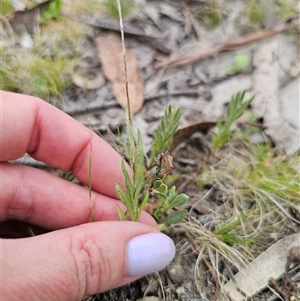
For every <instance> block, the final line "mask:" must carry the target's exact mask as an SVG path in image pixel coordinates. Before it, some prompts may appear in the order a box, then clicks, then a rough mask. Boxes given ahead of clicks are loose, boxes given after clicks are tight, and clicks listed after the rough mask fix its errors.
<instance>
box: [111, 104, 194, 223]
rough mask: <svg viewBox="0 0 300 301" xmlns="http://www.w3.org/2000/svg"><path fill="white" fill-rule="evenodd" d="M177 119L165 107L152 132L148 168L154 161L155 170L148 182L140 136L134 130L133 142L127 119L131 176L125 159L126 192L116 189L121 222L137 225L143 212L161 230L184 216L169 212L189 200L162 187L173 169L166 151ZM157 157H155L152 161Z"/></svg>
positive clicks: (173, 188) (182, 212)
mask: <svg viewBox="0 0 300 301" xmlns="http://www.w3.org/2000/svg"><path fill="white" fill-rule="evenodd" d="M127 115H128V111H127ZM180 116H181V112H180V110H176V111H174V110H173V109H172V107H171V106H168V108H167V109H166V110H165V114H164V117H163V119H162V121H161V123H160V127H159V128H158V129H157V130H156V132H155V134H156V135H155V138H154V142H153V147H152V153H151V157H150V159H149V164H148V165H147V166H152V165H153V164H152V163H151V162H152V161H154V162H155V166H156V168H155V171H154V172H153V173H152V174H151V175H150V176H149V177H148V178H147V176H146V174H147V173H149V171H148V169H147V168H145V156H144V151H143V146H142V145H143V144H142V139H141V134H140V132H139V130H137V139H136V138H135V136H134V132H133V128H132V125H131V123H130V122H129V118H127V121H126V138H125V151H126V157H127V158H128V161H129V166H130V168H131V170H132V176H130V174H129V172H128V171H127V169H126V167H125V159H123V160H122V171H123V174H124V178H125V186H126V191H123V190H122V189H121V187H120V186H118V185H117V186H116V189H117V193H118V195H119V197H120V199H121V201H122V202H123V203H124V205H125V206H126V211H125V212H124V211H122V210H121V208H120V207H117V211H118V215H119V218H120V219H121V220H132V221H138V220H139V218H140V215H141V213H142V210H143V209H145V210H146V211H148V212H149V213H151V214H152V216H153V217H154V218H155V219H156V221H158V222H159V223H160V224H163V226H162V227H161V228H163V227H167V226H168V225H170V224H173V223H178V222H179V221H181V220H182V219H183V218H184V216H185V215H186V210H177V211H173V212H171V210H172V209H175V208H176V207H179V206H182V205H184V204H185V203H186V202H187V200H188V196H187V195H186V194H183V193H181V194H179V195H177V194H176V187H175V186H172V187H171V188H170V189H169V188H168V186H167V185H166V184H165V183H164V179H165V176H166V175H167V174H168V173H169V172H170V171H171V170H172V168H173V164H172V160H173V157H172V156H170V155H169V154H168V151H167V147H169V146H170V145H171V144H172V141H173V135H174V133H175V131H176V129H177V128H178V123H179V119H180ZM165 139H166V140H165ZM154 146H155V147H154ZM163 150H165V151H163ZM156 154H158V155H157V156H156V157H155V155H156ZM150 168H151V167H150Z"/></svg>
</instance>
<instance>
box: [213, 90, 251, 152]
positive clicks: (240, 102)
mask: <svg viewBox="0 0 300 301" xmlns="http://www.w3.org/2000/svg"><path fill="white" fill-rule="evenodd" d="M245 93H246V92H245V91H243V92H238V93H237V94H236V95H235V96H232V98H231V101H230V102H229V104H228V106H227V109H226V121H225V122H222V121H221V120H217V123H216V126H217V129H218V133H217V134H216V133H214V134H213V136H212V143H213V149H215V150H216V149H218V148H220V147H221V146H222V145H223V144H224V143H225V142H227V141H228V140H229V139H230V127H231V125H232V124H233V123H234V122H235V121H236V120H237V119H238V118H240V117H241V116H242V115H243V113H244V112H245V109H246V108H247V107H248V106H249V105H250V104H251V102H252V100H253V99H254V96H253V97H251V98H250V99H248V100H246V101H244V97H245Z"/></svg>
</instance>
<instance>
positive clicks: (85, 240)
mask: <svg viewBox="0 0 300 301" xmlns="http://www.w3.org/2000/svg"><path fill="white" fill-rule="evenodd" d="M0 118H1V119H0V123H1V136H0V201H1V207H0V213H1V215H0V221H1V222H4V221H7V220H18V221H23V222H28V223H30V224H33V225H37V226H40V227H43V228H46V229H49V230H52V232H48V233H45V234H42V235H37V236H34V237H28V238H22V239H1V252H0V256H1V259H0V260H1V268H2V269H1V275H0V276H1V279H0V296H1V297H2V298H3V299H1V300H6V301H10V300H30V301H35V300H51V301H54V300H63V301H67V300H70V301H75V300H81V299H83V298H85V297H87V296H90V295H93V294H96V293H99V292H103V291H106V290H109V289H111V288H114V287H118V286H121V285H124V284H126V283H129V282H131V281H133V280H135V279H137V278H139V277H141V276H143V275H145V274H148V273H151V272H154V271H157V270H159V269H161V268H163V267H164V266H165V265H167V264H168V263H169V262H170V261H171V260H172V258H173V257H174V254H175V248H174V244H173V242H172V240H171V239H170V238H169V237H167V236H166V235H164V234H161V233H159V232H157V231H156V230H155V225H156V223H155V221H154V220H153V219H152V217H151V216H149V215H148V214H147V213H143V214H142V217H141V222H140V223H134V222H121V221H118V217H117V213H116V205H117V204H119V205H120V206H121V207H122V204H120V202H119V201H118V200H117V199H116V198H117V195H116V192H115V184H116V183H118V184H119V185H121V186H124V183H123V175H122V172H121V158H120V156H119V155H118V154H117V153H116V152H115V151H114V150H113V149H112V148H111V147H110V146H109V145H108V144H107V143H106V142H105V141H104V140H102V139H101V138H99V137H98V136H97V135H96V134H94V133H92V143H93V149H92V158H93V168H92V188H93V193H92V202H93V208H94V213H95V218H96V221H99V222H93V223H90V222H91V214H90V205H89V199H88V191H87V189H86V188H84V187H80V186H78V185H76V184H74V183H71V182H68V181H66V180H63V179H61V178H58V177H56V176H54V175H51V174H49V173H47V172H45V171H43V170H38V169H35V168H33V167H29V166H22V165H17V164H14V163H9V162H8V161H9V160H13V159H16V158H19V157H22V156H23V155H24V154H25V153H26V152H27V153H28V154H30V155H31V156H32V157H33V158H35V159H36V160H40V161H43V162H45V163H47V164H48V165H49V166H52V167H56V168H59V169H60V170H62V171H69V170H71V171H72V172H73V174H74V175H75V176H76V177H77V178H78V179H79V180H80V181H82V182H83V183H84V184H87V182H88V166H89V156H90V141H91V133H90V130H89V129H87V128H85V127H84V126H83V125H81V124H79V123H78V122H76V121H75V120H74V119H72V118H71V117H69V116H68V115H66V114H64V113H63V112H61V111H60V110H58V109H57V108H55V107H53V106H52V105H50V104H48V103H46V102H44V101H42V100H40V99H37V98H35V97H31V96H25V95H20V94H14V93H8V92H4V91H0ZM2 225H3V224H2ZM0 226H1V224H0Z"/></svg>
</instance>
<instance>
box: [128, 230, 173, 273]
mask: <svg viewBox="0 0 300 301" xmlns="http://www.w3.org/2000/svg"><path fill="white" fill-rule="evenodd" d="M174 256H175V245H174V243H173V241H172V239H171V238H170V237H169V236H167V235H165V234H162V233H147V234H143V235H139V236H135V237H133V238H131V239H130V240H129V242H128V244H127V267H126V270H127V276H132V277H135V276H144V275H147V274H150V273H153V272H156V271H159V270H161V269H162V268H164V267H165V266H166V265H168V264H169V263H170V262H171V261H172V259H173V258H174Z"/></svg>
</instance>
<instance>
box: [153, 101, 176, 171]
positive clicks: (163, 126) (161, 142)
mask: <svg viewBox="0 0 300 301" xmlns="http://www.w3.org/2000/svg"><path fill="white" fill-rule="evenodd" d="M180 117H181V111H180V110H179V109H178V110H176V111H175V110H173V108H172V107H171V106H168V107H167V109H166V110H165V113H164V117H163V118H162V120H161V122H160V126H159V128H158V129H157V130H156V131H155V137H154V140H153V144H152V147H151V157H150V160H149V164H148V169H150V168H151V167H152V166H153V164H154V161H155V158H157V157H158V155H159V154H160V153H161V152H163V151H164V150H166V149H167V148H168V147H170V146H171V144H172V142H173V136H174V134H175V132H176V130H177V128H178V124H179V120H180Z"/></svg>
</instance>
